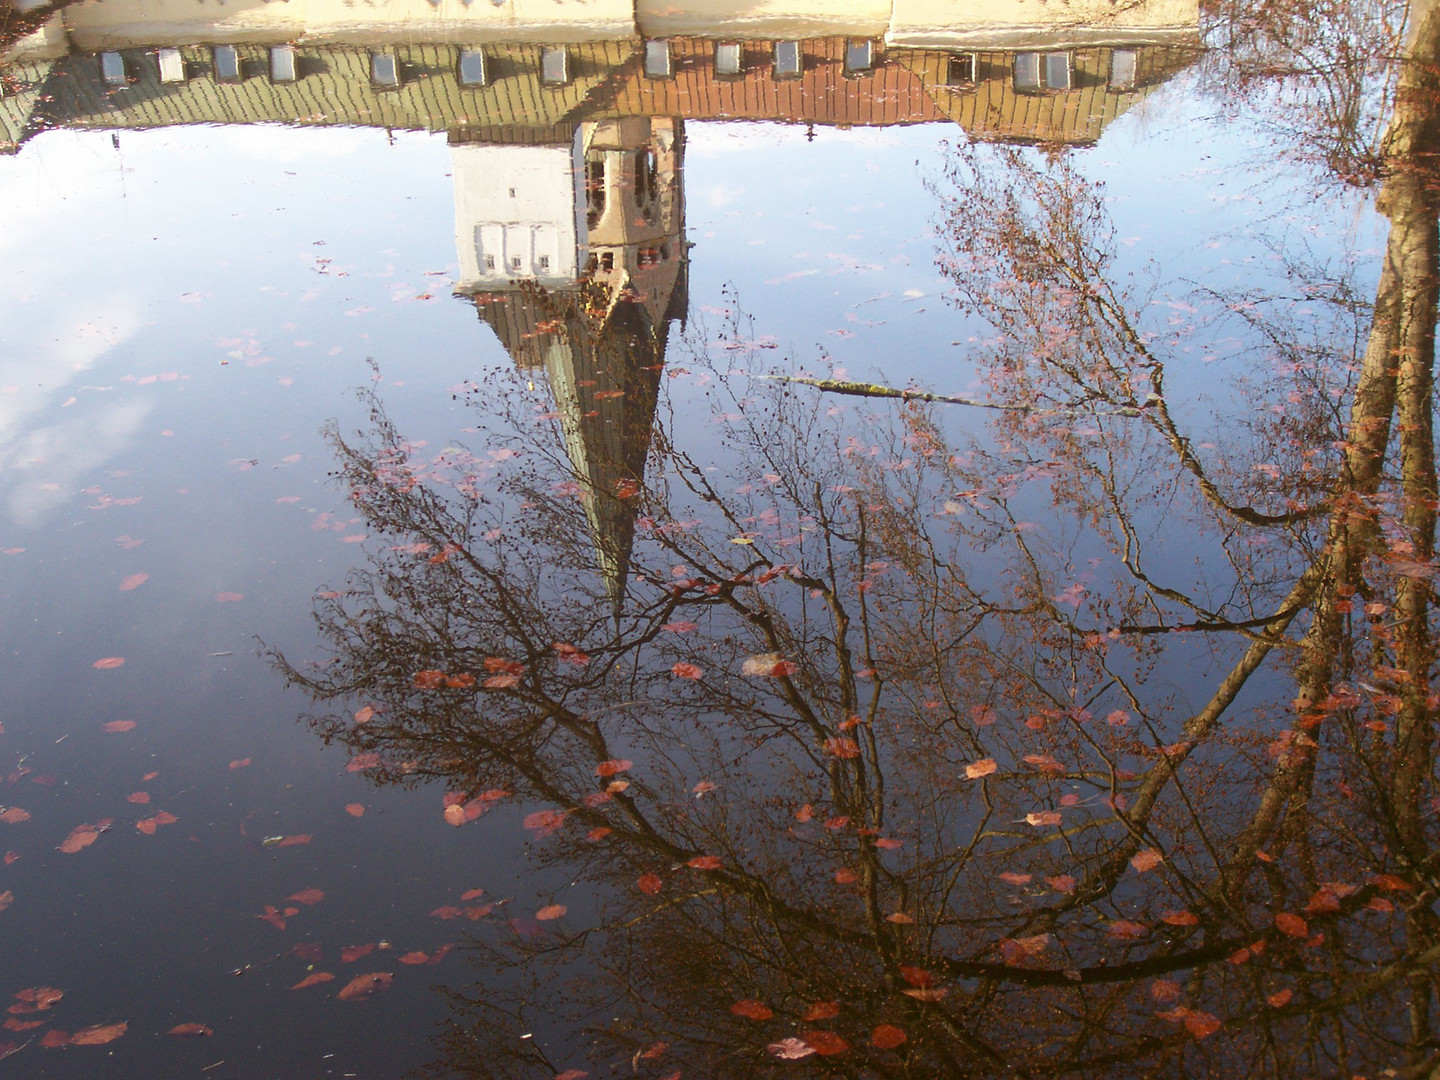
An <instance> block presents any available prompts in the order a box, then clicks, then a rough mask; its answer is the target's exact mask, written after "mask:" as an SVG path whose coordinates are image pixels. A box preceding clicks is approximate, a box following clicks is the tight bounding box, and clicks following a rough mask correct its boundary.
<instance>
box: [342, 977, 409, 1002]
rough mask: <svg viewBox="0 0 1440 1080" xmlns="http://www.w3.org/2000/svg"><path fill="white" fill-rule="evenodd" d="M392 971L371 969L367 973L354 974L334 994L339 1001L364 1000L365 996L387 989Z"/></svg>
mask: <svg viewBox="0 0 1440 1080" xmlns="http://www.w3.org/2000/svg"><path fill="white" fill-rule="evenodd" d="M394 978H395V974H394V972H390V971H372V972H370V973H369V974H368V975H356V976H355V978H353V979H351V980H350V981H349V982H348V983H346V984H345V985H344V986H343V987H341V989H340V992H339V993H338V994H336V995H335V997H336V998H337V999H339V1000H340V1001H364V1000H365V999H366V998H368V997H371V996H373V995H375V994H378V993H379V992H380V991H381V990H385V989H388V988H389V986H390V982H391V980H393V979H394Z"/></svg>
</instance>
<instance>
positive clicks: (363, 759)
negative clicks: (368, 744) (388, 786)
mask: <svg viewBox="0 0 1440 1080" xmlns="http://www.w3.org/2000/svg"><path fill="white" fill-rule="evenodd" d="M379 764H380V755H379V754H375V753H370V754H356V755H355V756H354V757H353V758H351V759H350V760H349V762H347V763H346V765H345V771H346V772H363V771H364V770H366V769H373V768H375V767H376V766H378V765H379Z"/></svg>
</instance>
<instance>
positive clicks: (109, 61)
mask: <svg viewBox="0 0 1440 1080" xmlns="http://www.w3.org/2000/svg"><path fill="white" fill-rule="evenodd" d="M100 78H101V79H103V80H104V82H105V85H106V86H124V85H126V84H127V83H128V82H129V80H128V79H127V78H126V77H125V58H124V57H123V56H121V55H120V54H119V53H118V52H104V53H101V54H100Z"/></svg>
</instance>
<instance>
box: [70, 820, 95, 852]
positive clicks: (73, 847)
mask: <svg viewBox="0 0 1440 1080" xmlns="http://www.w3.org/2000/svg"><path fill="white" fill-rule="evenodd" d="M98 839H100V830H99V829H97V828H95V826H94V825H76V826H75V828H73V829H71V830H70V835H69V836H67V837H66V838H65V840H64V842H63V843H62V844H61V845H60V850H61V851H62V852H64V853H65V854H66V855H74V854H75V853H76V852H77V851H81V850H83V849H84V848H87V847H89V846H90V845H91V844H93V843H94V842H95V841H96V840H98Z"/></svg>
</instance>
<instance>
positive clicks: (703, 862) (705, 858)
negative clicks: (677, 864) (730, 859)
mask: <svg viewBox="0 0 1440 1080" xmlns="http://www.w3.org/2000/svg"><path fill="white" fill-rule="evenodd" d="M685 865H686V866H689V867H693V868H694V869H696V870H719V869H720V867H722V866H723V865H725V864H724V863H723V862H722V861H721V860H720V856H718V855H696V856H695V858H693V859H691V860H690V861H689V862H687V863H686V864H685Z"/></svg>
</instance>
